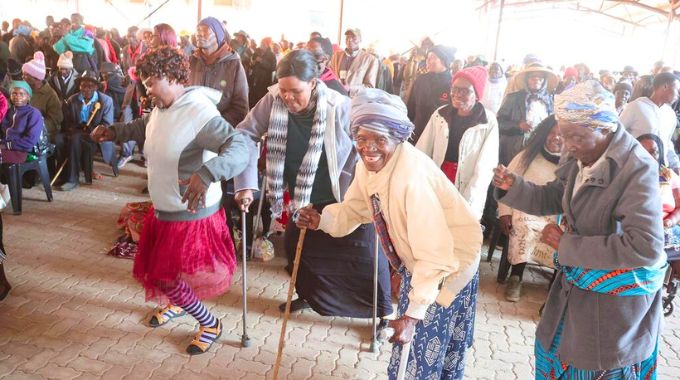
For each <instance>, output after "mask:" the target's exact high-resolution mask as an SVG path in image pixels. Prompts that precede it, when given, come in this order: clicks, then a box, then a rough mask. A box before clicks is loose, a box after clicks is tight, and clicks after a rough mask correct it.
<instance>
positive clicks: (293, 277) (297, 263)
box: [273, 205, 312, 380]
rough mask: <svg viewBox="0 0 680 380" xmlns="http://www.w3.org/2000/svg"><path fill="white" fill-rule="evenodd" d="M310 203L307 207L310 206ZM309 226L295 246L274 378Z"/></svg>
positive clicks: (302, 231)
mask: <svg viewBox="0 0 680 380" xmlns="http://www.w3.org/2000/svg"><path fill="white" fill-rule="evenodd" d="M311 206H312V205H308V206H306V207H305V208H310V207H311ZM306 233H307V228H301V229H300V236H299V237H298V242H297V248H295V260H294V261H293V273H292V274H291V279H290V285H288V298H287V299H286V311H285V313H284V315H283V324H282V325H281V336H279V347H278V350H277V352H276V363H275V364H274V376H273V379H274V380H278V378H279V367H280V366H281V356H282V355H283V347H284V346H285V344H286V325H287V324H288V318H289V317H290V303H291V302H292V300H293V292H295V281H297V274H298V269H300V256H301V255H302V247H303V244H304V242H305V234H306Z"/></svg>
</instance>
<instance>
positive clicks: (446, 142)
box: [416, 66, 498, 220]
mask: <svg viewBox="0 0 680 380" xmlns="http://www.w3.org/2000/svg"><path fill="white" fill-rule="evenodd" d="M486 80H487V72H486V69H485V68H484V67H482V66H472V67H467V68H465V69H462V70H460V71H458V72H457V73H456V74H455V75H454V76H453V81H452V84H451V101H450V102H449V104H447V105H445V106H443V107H440V108H439V109H437V110H436V111H435V112H434V113H433V114H432V117H430V121H429V122H428V123H427V126H426V127H425V130H424V131H423V134H422V135H421V136H420V139H419V140H418V144H417V145H416V147H417V148H418V149H420V150H421V151H423V152H425V154H426V155H428V156H430V157H432V160H434V163H435V164H437V166H439V167H440V168H441V169H442V171H444V173H446V175H447V177H449V179H450V180H451V182H453V183H454V184H455V186H456V188H457V189H458V191H459V192H460V193H461V195H463V198H465V199H466V200H467V201H468V203H469V204H470V206H471V207H472V212H473V213H474V214H475V216H476V217H477V219H478V220H479V219H481V217H482V212H483V211H484V203H485V201H486V194H487V189H488V188H489V184H490V183H491V177H492V175H493V174H492V170H493V168H494V167H495V166H496V165H497V164H498V123H497V122H496V117H495V115H494V114H493V113H492V112H490V111H489V110H487V109H486V108H484V106H483V105H482V103H480V101H479V100H480V99H481V98H482V97H483V96H484V86H485V85H486Z"/></svg>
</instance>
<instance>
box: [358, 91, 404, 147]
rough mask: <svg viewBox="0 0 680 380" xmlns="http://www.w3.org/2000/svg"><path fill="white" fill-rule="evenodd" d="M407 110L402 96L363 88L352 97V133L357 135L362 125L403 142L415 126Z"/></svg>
mask: <svg viewBox="0 0 680 380" xmlns="http://www.w3.org/2000/svg"><path fill="white" fill-rule="evenodd" d="M406 112H407V111H406V105H405V104H404V102H403V101H402V100H401V98H400V97H398V96H396V95H391V94H388V93H387V92H385V91H383V90H379V89H376V88H366V89H362V90H360V91H358V92H357V93H356V94H355V95H354V96H353V97H352V110H351V112H350V118H351V130H352V135H354V136H356V134H357V131H358V130H359V127H361V128H364V129H367V130H369V131H372V132H376V133H380V134H384V135H388V136H391V137H393V138H395V139H396V140H398V141H399V142H400V143H402V142H404V141H405V140H406V139H408V138H409V137H410V136H411V134H412V133H413V128H415V126H414V125H413V123H412V122H411V121H410V120H409V119H408V116H407V114H406Z"/></svg>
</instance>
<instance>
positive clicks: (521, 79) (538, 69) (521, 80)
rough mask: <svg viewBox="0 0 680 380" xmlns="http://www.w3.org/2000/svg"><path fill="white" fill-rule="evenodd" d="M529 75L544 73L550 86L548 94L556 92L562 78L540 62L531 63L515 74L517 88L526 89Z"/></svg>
mask: <svg viewBox="0 0 680 380" xmlns="http://www.w3.org/2000/svg"><path fill="white" fill-rule="evenodd" d="M529 73H543V74H544V75H545V80H546V83H547V86H548V92H555V89H557V86H558V85H559V83H560V77H559V76H558V75H557V74H555V73H554V72H553V71H552V70H550V69H549V68H547V67H545V66H543V64H541V63H540V62H534V63H530V64H528V65H526V66H524V67H523V68H522V70H521V71H520V72H518V73H517V74H515V87H516V88H518V89H520V88H526V86H527V75H529Z"/></svg>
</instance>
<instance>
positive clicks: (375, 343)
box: [371, 231, 380, 354]
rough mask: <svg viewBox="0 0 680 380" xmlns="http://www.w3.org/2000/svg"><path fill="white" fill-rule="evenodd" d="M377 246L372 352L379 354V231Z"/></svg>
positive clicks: (376, 239)
mask: <svg viewBox="0 0 680 380" xmlns="http://www.w3.org/2000/svg"><path fill="white" fill-rule="evenodd" d="M374 244H375V247H374V250H373V251H374V257H373V336H372V340H371V352H373V353H374V354H377V353H378V352H380V343H379V342H378V326H377V324H378V255H379V254H380V250H379V248H378V247H379V244H380V236H378V232H377V231H376V233H375V243H374Z"/></svg>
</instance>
